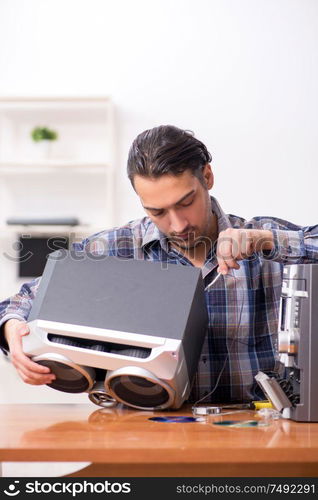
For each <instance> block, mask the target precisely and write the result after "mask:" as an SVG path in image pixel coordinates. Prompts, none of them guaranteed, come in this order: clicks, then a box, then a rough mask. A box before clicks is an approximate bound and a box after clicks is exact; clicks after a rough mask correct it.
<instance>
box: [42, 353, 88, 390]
mask: <svg viewBox="0 0 318 500" xmlns="http://www.w3.org/2000/svg"><path fill="white" fill-rule="evenodd" d="M37 363H38V364H39V365H42V366H47V367H48V368H50V370H51V372H52V373H54V375H55V376H56V379H55V380H53V382H51V383H50V384H47V385H48V386H49V387H51V388H52V389H56V390H58V391H62V392H72V393H79V392H85V391H86V390H87V389H88V388H89V386H90V385H91V383H90V376H89V374H88V373H87V375H86V376H85V375H84V374H83V373H81V372H80V371H79V370H77V369H76V368H74V367H72V366H69V365H67V364H66V363H62V362H60V361H55V360H50V359H47V360H41V361H37ZM82 369H83V367H82Z"/></svg>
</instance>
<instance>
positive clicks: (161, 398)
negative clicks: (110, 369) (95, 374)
mask: <svg viewBox="0 0 318 500" xmlns="http://www.w3.org/2000/svg"><path fill="white" fill-rule="evenodd" d="M110 387H111V389H112V391H113V393H114V394H115V395H116V396H117V397H118V398H119V399H120V400H121V401H123V402H125V403H127V404H128V405H132V406H137V407H141V408H155V407H157V406H161V405H164V404H165V403H167V401H168V400H169V394H168V392H167V391H166V389H165V388H164V387H162V386H161V385H159V384H155V383H153V382H151V381H150V380H147V379H146V378H144V377H139V376H137V375H118V376H117V377H114V378H113V379H112V380H111V381H110Z"/></svg>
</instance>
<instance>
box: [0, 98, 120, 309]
mask: <svg viewBox="0 0 318 500" xmlns="http://www.w3.org/2000/svg"><path fill="white" fill-rule="evenodd" d="M35 127H48V128H50V129H52V130H54V131H56V132H57V134H58V138H57V140H55V141H50V143H49V144H48V145H47V146H48V147H47V146H45V143H47V141H40V142H34V141H33V139H32V137H31V132H32V130H33V129H34V128H35ZM43 146H44V147H43ZM115 151H116V148H115V133H114V118H113V105H112V102H111V100H110V99H108V98H16V99H13V98H10V99H8V98H7V99H0V248H1V255H0V300H1V299H3V298H4V297H6V296H8V295H11V294H12V293H14V292H15V291H16V290H17V287H19V285H20V284H21V283H22V282H24V281H26V279H25V278H24V279H20V278H19V276H18V265H17V260H18V259H19V256H20V255H21V252H20V250H19V245H20V243H19V237H20V235H22V234H23V235H30V236H34V235H39V236H43V237H45V236H48V237H49V236H50V235H63V234H65V235H66V236H69V237H70V240H71V241H72V240H77V241H79V240H81V239H82V237H85V236H87V235H90V234H92V233H95V232H97V231H99V230H102V229H105V228H107V227H111V226H113V225H114V209H115V207H114V173H115V165H114V163H115ZM10 218H21V219H24V220H25V219H29V220H32V219H33V220H38V219H42V224H41V225H38V224H37V225H20V226H17V225H8V224H7V220H8V219H10ZM64 218H76V219H77V220H78V223H77V224H76V225H75V226H68V225H67V224H65V225H63V224H61V220H62V219H64ZM54 219H57V222H59V224H58V225H56V226H54V225H52V221H53V220H54ZM45 221H48V222H49V224H46V223H45Z"/></svg>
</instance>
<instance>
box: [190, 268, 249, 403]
mask: <svg viewBox="0 0 318 500" xmlns="http://www.w3.org/2000/svg"><path fill="white" fill-rule="evenodd" d="M220 276H231V278H233V279H235V280H239V278H238V277H236V276H234V275H233V274H225V275H221V273H218V275H217V276H216V277H215V278H214V280H213V281H212V282H211V283H210V284H209V285H208V286H206V287H205V291H209V290H210V289H211V287H212V285H214V283H215V282H216V281H217V280H218V279H219V277H220ZM243 306H244V298H243V300H242V302H241V308H240V315H239V320H238V325H237V330H236V332H235V334H234V336H233V338H232V341H231V343H230V345H229V348H228V351H227V355H226V358H225V360H224V363H223V366H222V368H221V371H220V373H219V375H218V378H217V379H216V382H215V384H214V387H213V389H212V391H210V392H209V393H208V394H205V396H203V397H202V398H200V399H198V400H197V401H195V403H194V404H193V407H192V408H195V407H196V405H197V404H198V403H201V401H204V400H205V399H206V398H207V397H208V396H211V395H212V394H213V393H214V392H215V391H216V389H217V387H218V385H219V382H220V379H221V377H222V374H223V371H224V368H225V366H226V363H227V360H228V359H229V355H230V352H231V349H232V346H233V344H234V341H235V340H236V337H237V333H238V331H239V328H240V325H241V318H242V311H243Z"/></svg>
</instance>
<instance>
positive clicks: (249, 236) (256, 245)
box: [217, 228, 274, 274]
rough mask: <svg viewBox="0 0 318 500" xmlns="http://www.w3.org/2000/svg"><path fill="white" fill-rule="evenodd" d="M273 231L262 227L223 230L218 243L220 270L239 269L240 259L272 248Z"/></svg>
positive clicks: (222, 271)
mask: <svg viewBox="0 0 318 500" xmlns="http://www.w3.org/2000/svg"><path fill="white" fill-rule="evenodd" d="M273 246H274V238H273V233H272V231H268V230H262V229H233V228H228V229H226V230H225V231H221V233H220V234H219V237H218V243H217V259H218V263H219V267H218V272H220V273H221V274H227V273H228V272H229V270H230V269H239V267H240V266H239V264H238V263H237V261H238V260H243V259H247V258H248V257H251V256H252V255H253V253H255V252H260V251H262V250H272V248H273Z"/></svg>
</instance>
